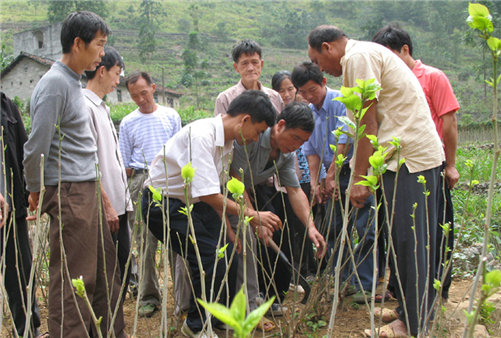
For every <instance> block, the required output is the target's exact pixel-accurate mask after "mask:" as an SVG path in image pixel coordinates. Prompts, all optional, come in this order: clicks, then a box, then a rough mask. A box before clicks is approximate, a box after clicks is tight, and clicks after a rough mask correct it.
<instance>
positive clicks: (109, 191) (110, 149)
mask: <svg viewBox="0 0 501 338" xmlns="http://www.w3.org/2000/svg"><path fill="white" fill-rule="evenodd" d="M104 52H105V54H104V56H103V57H102V59H101V63H100V64H99V66H98V67H97V68H96V70H95V71H86V72H85V74H86V76H87V79H88V82H87V88H86V89H84V90H83V94H84V97H85V103H86V104H87V108H88V110H89V113H90V117H91V121H92V123H91V131H92V134H93V135H94V138H95V139H96V144H97V158H98V163H99V170H100V172H101V185H102V186H103V188H104V191H105V192H106V195H104V196H106V198H103V203H109V204H111V205H110V206H109V209H110V210H112V212H113V213H115V214H117V215H118V232H115V233H112V237H113V241H114V242H115V245H117V249H118V250H117V254H118V264H119V266H120V277H121V279H120V280H121V282H122V283H123V285H124V288H125V292H126V291H127V286H128V285H129V277H130V268H129V269H128V270H127V272H126V271H125V266H126V263H127V260H128V258H129V253H130V233H129V225H128V223H127V212H130V211H132V203H131V202H130V197H129V191H128V189H127V176H126V174H125V168H124V165H123V162H122V155H121V154H120V150H119V147H118V137H117V133H116V130H115V126H114V125H113V121H112V120H111V117H110V109H109V108H108V107H107V106H106V104H105V103H104V101H103V98H104V96H105V95H107V94H109V93H111V92H112V91H113V90H115V88H116V86H117V85H118V84H119V83H120V74H121V73H122V69H123V67H124V64H123V61H122V57H121V56H120V54H119V53H118V52H117V51H116V49H114V48H113V47H105V49H104ZM104 196H103V197H104ZM129 264H130V263H129ZM125 292H123V296H122V297H123V298H122V299H124V297H125Z"/></svg>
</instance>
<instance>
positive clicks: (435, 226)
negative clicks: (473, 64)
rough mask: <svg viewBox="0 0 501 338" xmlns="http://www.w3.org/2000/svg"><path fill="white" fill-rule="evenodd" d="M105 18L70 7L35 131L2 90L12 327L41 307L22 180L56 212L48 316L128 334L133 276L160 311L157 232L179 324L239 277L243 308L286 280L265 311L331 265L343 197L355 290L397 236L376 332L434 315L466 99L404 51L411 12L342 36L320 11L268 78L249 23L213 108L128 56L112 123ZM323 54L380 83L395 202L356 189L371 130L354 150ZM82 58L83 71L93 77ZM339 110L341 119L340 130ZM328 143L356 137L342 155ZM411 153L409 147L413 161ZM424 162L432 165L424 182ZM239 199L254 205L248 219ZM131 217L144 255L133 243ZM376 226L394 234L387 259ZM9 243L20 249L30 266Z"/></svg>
mask: <svg viewBox="0 0 501 338" xmlns="http://www.w3.org/2000/svg"><path fill="white" fill-rule="evenodd" d="M110 33H111V32H110V29H109V28H108V26H107V25H106V23H105V22H104V21H103V20H102V19H101V18H100V17H99V16H98V15H96V14H94V13H91V12H86V11H82V12H76V13H72V14H70V15H69V16H68V17H67V18H66V19H65V21H64V22H63V26H62V30H61V44H62V51H63V55H62V57H61V59H60V60H59V61H56V62H55V63H54V65H53V66H52V67H51V69H50V70H49V71H48V72H47V73H46V74H45V75H44V76H43V77H42V78H41V80H40V81H39V83H38V84H37V86H36V88H35V91H34V92H33V95H32V98H31V103H30V109H31V125H32V131H31V134H30V135H29V138H27V140H26V134H25V132H24V128H22V122H21V120H20V118H19V116H18V115H19V113H18V112H16V111H15V106H14V105H12V104H11V103H9V102H8V99H7V98H5V101H6V103H5V104H4V95H3V94H2V126H3V137H4V143H5V145H6V146H7V148H6V149H7V150H6V152H5V154H4V153H3V152H2V160H3V161H2V163H5V170H2V171H1V175H2V176H1V180H0V181H1V185H0V188H2V190H1V192H2V195H0V197H2V198H1V199H0V205H1V207H2V210H3V215H5V216H6V217H4V218H3V220H4V221H6V222H4V223H2V225H3V224H6V225H7V226H4V229H6V228H10V227H11V226H12V225H13V224H14V225H15V226H16V237H17V240H18V243H17V244H14V243H13V242H12V241H13V238H14V237H12V236H14V235H13V234H12V231H10V232H8V233H7V235H6V236H2V240H3V243H6V246H7V250H6V251H5V252H6V257H5V262H6V273H5V275H6V278H5V280H6V282H5V286H6V290H7V294H8V298H9V305H10V308H11V312H12V314H13V319H14V323H15V327H16V331H17V333H18V334H19V335H23V336H38V335H39V332H38V327H39V326H40V316H39V313H38V307H37V303H36V299H34V297H31V298H32V299H33V300H32V302H31V303H30V304H32V314H31V316H30V318H31V319H30V323H29V325H26V323H25V322H26V319H25V313H26V311H24V310H23V309H25V307H26V304H27V303H26V299H27V298H29V297H27V290H26V288H24V286H25V285H28V282H29V275H30V270H31V252H30V248H29V240H28V235H27V226H26V220H25V218H26V216H27V213H26V194H25V190H24V184H25V185H26V190H27V191H28V192H29V196H28V199H27V201H28V203H29V209H30V210H31V211H35V210H37V209H38V208H41V210H40V211H41V213H47V214H48V215H49V216H50V228H49V247H50V264H49V275H50V281H49V305H48V307H49V311H48V312H49V315H48V326H49V335H50V336H56V337H57V336H64V337H81V336H87V335H91V336H97V335H98V334H97V331H96V330H98V329H100V330H101V333H102V334H103V335H104V336H117V337H126V336H127V334H126V333H125V322H124V317H123V311H122V304H123V300H124V299H125V295H126V292H127V290H128V288H129V287H130V289H131V290H135V291H136V292H137V297H138V301H139V315H141V316H146V317H149V316H151V315H152V314H153V313H154V312H155V311H156V310H157V308H158V306H159V305H160V304H161V299H162V295H161V291H160V289H159V283H158V277H157V274H156V267H155V266H156V265H155V255H156V252H157V248H158V241H160V242H162V243H163V245H166V247H167V248H168V250H169V258H170V262H171V264H172V266H175V268H174V269H172V272H173V273H174V276H173V277H174V278H173V280H174V281H175V283H174V284H175V285H174V290H175V301H176V309H175V312H176V314H180V313H182V312H186V313H187V315H186V319H185V321H184V323H183V326H182V328H181V332H182V333H183V334H184V335H185V336H189V337H203V336H205V335H206V332H207V331H208V332H211V330H212V327H213V326H215V327H221V326H220V324H221V323H220V322H218V321H217V320H215V319H214V318H212V319H211V321H207V320H206V313H205V311H204V310H203V309H202V308H201V307H200V305H199V304H198V303H197V301H196V300H197V299H200V298H205V299H206V300H208V301H217V302H220V303H223V304H229V302H230V301H231V299H232V297H233V296H234V295H235V293H236V290H238V289H239V288H241V287H243V288H244V290H245V294H246V299H247V300H248V307H247V310H248V311H252V310H254V309H255V308H257V306H258V305H259V304H260V303H261V302H262V301H264V300H267V299H270V298H271V297H273V296H274V297H275V301H274V303H273V304H272V306H271V308H270V313H271V314H272V315H281V314H284V313H286V312H287V311H288V309H287V307H286V306H284V304H283V302H284V299H285V296H286V294H287V291H288V290H289V288H290V286H291V283H292V284H295V283H296V282H297V279H294V278H293V277H294V276H296V277H297V275H298V274H301V275H303V276H302V278H303V277H308V276H315V274H316V273H317V272H318V271H320V270H321V271H325V272H326V273H334V272H335V271H337V270H336V269H335V267H336V262H337V261H338V259H337V256H338V252H339V250H340V247H341V243H343V242H344V240H343V239H342V238H341V236H340V234H341V230H342V228H343V219H344V217H345V216H344V215H345V212H344V209H343V208H344V205H345V202H349V205H350V209H352V211H351V212H350V213H349V214H348V213H347V214H348V215H349V216H348V217H349V219H348V221H347V224H348V233H349V234H350V236H351V235H352V233H353V227H354V229H356V231H357V236H358V243H357V245H356V248H355V247H354V248H353V256H354V257H353V258H350V257H348V256H349V255H348V254H347V253H348V251H351V250H348V249H344V250H343V251H344V253H343V257H342V259H341V262H342V266H343V267H344V268H343V269H341V270H340V273H342V275H341V276H342V281H343V283H344V284H345V285H346V290H347V291H346V292H347V293H348V292H350V293H352V294H354V297H355V300H356V301H359V302H360V303H365V302H367V301H368V299H369V298H370V296H371V293H370V291H371V289H372V285H373V282H374V281H373V276H375V275H378V274H379V275H384V273H385V266H384V264H381V262H383V263H384V261H385V260H386V256H385V249H386V250H390V251H391V253H392V254H391V255H390V260H389V261H390V270H391V272H390V274H391V277H390V280H389V285H388V292H387V294H392V295H394V296H395V297H396V298H397V300H398V303H399V306H398V308H397V309H396V310H395V311H393V310H388V309H382V308H379V309H378V314H379V315H381V316H382V318H383V321H385V322H388V324H387V325H385V326H383V327H381V328H380V333H382V334H383V335H386V336H400V335H404V336H405V335H407V334H410V335H417V334H418V333H420V332H423V331H424V330H426V325H427V322H428V320H429V319H430V318H431V317H432V313H431V311H432V308H433V305H434V302H435V289H434V288H433V281H434V279H435V278H442V276H444V280H445V283H444V288H443V291H442V294H441V295H440V296H441V297H443V298H445V299H446V298H447V297H448V293H447V292H448V287H449V286H450V264H448V262H449V260H450V250H449V249H451V248H452V245H453V238H452V233H453V232H452V231H451V232H449V233H447V234H442V233H441V230H442V227H441V225H443V224H445V223H449V224H450V225H451V226H453V217H452V216H453V214H452V204H451V200H450V189H452V188H453V187H454V184H455V183H456V182H457V180H458V178H459V175H458V173H457V170H456V169H455V151H456V145H457V127H456V118H455V112H456V111H457V109H459V105H458V104H457V100H456V99H455V97H454V94H453V92H452V89H451V86H450V84H449V81H448V80H447V77H446V76H445V75H444V74H443V73H442V72H441V71H439V70H438V69H435V68H432V67H429V66H426V65H423V64H422V63H421V62H420V61H419V60H415V59H414V58H413V57H412V42H411V40H410V37H409V35H408V34H407V33H406V32H405V31H404V30H403V29H401V28H400V27H398V26H395V25H389V26H386V27H384V28H382V29H381V30H380V31H379V32H378V33H377V34H376V35H375V36H374V42H376V43H374V42H365V41H356V40H351V39H348V37H347V36H346V35H345V34H344V33H343V32H342V31H341V30H340V29H339V28H337V27H334V26H319V27H317V28H316V29H315V30H313V31H312V32H311V33H310V34H309V36H308V45H309V47H308V56H309V58H310V59H311V62H310V61H308V62H303V63H301V64H299V65H297V66H296V67H294V69H293V70H292V72H288V71H280V72H278V73H276V74H275V75H274V76H273V79H272V88H273V89H270V88H267V87H265V86H263V85H262V83H261V82H260V81H259V79H260V75H261V70H262V67H263V64H264V61H263V56H262V49H261V47H260V46H259V44H258V43H257V42H255V41H253V40H242V41H240V42H238V43H237V44H236V45H235V46H234V48H233V50H232V58H233V66H234V69H235V70H236V71H237V72H238V73H239V74H240V77H241V79H240V81H239V82H238V83H237V84H236V85H235V86H233V87H231V88H229V89H227V90H225V91H224V92H222V93H220V94H219V95H218V97H217V99H216V102H215V109H214V117H212V118H207V119H201V120H197V121H194V122H192V123H190V124H188V125H186V126H184V127H182V126H181V119H180V117H179V114H178V113H177V112H176V111H175V110H174V109H172V108H167V107H163V106H161V105H159V104H157V103H156V102H155V101H154V95H153V94H154V92H155V89H156V85H155V83H154V81H153V79H152V78H151V76H150V75H149V74H148V73H146V72H136V73H133V74H131V75H129V76H128V77H127V79H126V86H127V89H128V90H129V93H130V96H131V98H132V99H133V101H134V102H135V103H136V104H137V106H138V108H137V109H136V110H135V111H133V112H131V113H130V114H129V115H127V116H126V117H125V118H124V119H123V120H122V122H121V124H120V132H119V136H118V135H117V132H116V130H115V127H114V125H113V123H112V121H111V118H110V113H109V108H108V107H107V106H106V104H105V102H104V99H105V96H106V95H107V94H109V93H110V92H112V91H113V90H114V89H115V87H116V86H117V85H118V84H119V82H120V76H121V74H122V71H123V70H124V62H123V60H122V58H121V57H120V54H119V53H118V51H116V50H115V49H114V48H112V47H107V46H106V47H105V44H106V42H107V38H108V36H109V34H110ZM381 45H382V46H381ZM323 72H326V73H328V74H330V75H332V76H342V77H343V84H344V86H346V87H352V86H356V80H357V79H364V80H367V79H372V78H375V79H376V81H377V82H378V83H379V84H380V85H381V90H380V91H378V92H377V93H376V98H375V99H374V100H372V101H371V102H367V103H366V106H367V107H369V108H368V110H367V112H366V114H365V115H364V117H363V119H362V124H365V125H366V127H365V134H367V135H369V134H370V135H376V136H377V138H378V142H379V144H380V145H383V146H386V147H388V149H389V155H388V156H387V164H388V170H387V171H386V173H385V174H383V175H382V177H381V185H382V186H383V187H384V189H383V190H382V191H381V192H379V196H382V195H383V194H384V195H385V197H386V200H387V201H393V200H394V203H389V204H388V208H387V210H388V212H387V213H384V212H383V213H382V212H380V209H378V208H377V206H378V205H379V203H380V201H375V200H374V198H373V194H372V192H371V191H369V190H368V188H367V187H365V186H363V185H353V186H352V188H351V190H350V194H349V195H348V194H347V191H346V189H347V187H348V184H349V181H350V177H353V180H354V182H359V181H360V180H362V179H363V176H364V175H367V174H368V171H369V160H368V159H369V156H370V155H371V154H372V152H373V146H372V145H371V143H370V142H369V139H368V138H366V137H365V136H364V137H362V138H361V140H359V143H358V149H357V153H356V160H355V161H353V159H352V157H354V156H355V154H354V144H353V142H354V141H353V140H352V139H351V138H350V137H348V136H347V133H348V132H349V128H348V126H347V125H346V124H344V123H343V122H342V119H340V117H341V116H346V115H347V116H348V117H352V112H350V111H349V110H347V109H346V107H345V106H344V105H343V104H342V103H341V102H340V101H337V100H334V98H336V97H340V96H341V93H340V92H339V91H336V90H333V89H331V88H329V87H327V86H326V78H325V77H324V75H323ZM84 73H85V75H86V78H87V85H86V88H85V89H82V86H81V83H80V78H81V76H82V75H83V74H84ZM4 107H5V108H4ZM430 111H431V113H430ZM4 120H7V121H8V124H7V123H4ZM434 122H435V124H434ZM12 124H14V125H15V126H16V127H17V129H15V130H13V128H12ZM20 126H21V127H20ZM335 130H342V131H344V132H345V133H340V134H337V136H336V135H335V134H334V133H333V131H335ZM437 131H438V132H437ZM13 135H14V136H13ZM9 137H10V138H9ZM392 137H399V138H400V139H401V149H400V150H399V151H398V152H396V151H394V150H395V149H392V146H391V145H390V141H392ZM23 144H24V154H23ZM331 145H332V146H335V149H334V147H331ZM444 150H445V152H444ZM336 154H343V155H344V156H345V160H344V162H343V163H338V162H337V158H336V156H335V155H336ZM400 158H405V162H404V163H403V164H402V165H400V164H399V159H400ZM23 159H24V160H23ZM21 161H22V163H21ZM187 164H191V166H192V167H193V168H194V170H195V171H194V176H193V177H192V178H189V179H186V177H185V175H184V173H185V171H186V170H183V168H184V167H185V166H186V165H187ZM23 167H24V178H23V174H22V170H23ZM41 169H43V170H42V171H41ZM397 173H398V175H397ZM441 173H443V175H442V174H441ZM420 176H424V178H425V180H426V182H425V185H426V190H427V191H428V194H427V195H426V196H425V195H424V194H423V184H422V183H420V182H422V180H420V181H419V182H418V177H420ZM231 177H235V178H237V179H238V180H240V181H242V182H243V184H244V186H245V190H244V193H243V197H242V198H243V199H242V200H236V201H235V197H234V196H232V195H231V194H229V193H228V192H227V189H226V188H225V184H226V182H227V181H228V180H229V179H230V178H231ZM442 188H444V189H442ZM4 192H6V193H4ZM157 192H160V193H161V195H160V196H161V197H160V198H159V197H158V196H157ZM3 197H5V199H4V198H3ZM42 197H43V198H42ZM347 199H348V201H347ZM240 203H243V206H242V205H241V204H240ZM414 203H417V206H416V207H415V208H414ZM312 205H313V208H314V210H315V212H314V213H312V211H311V210H312ZM9 206H10V210H12V213H11V212H10V211H9ZM187 206H189V207H188V208H187ZM183 208H184V210H185V211H184V212H180V210H181V211H182V210H183ZM14 211H15V212H14ZM378 211H379V212H378ZM187 212H190V214H191V216H190V217H189V218H188V215H187ZM242 213H243V214H242ZM411 214H412V217H411ZM314 215H315V216H314ZM390 216H391V217H390ZM244 217H248V218H249V219H250V220H249V221H248V226H247V227H245V226H244V225H243V224H244V222H243V221H242V220H243V219H244ZM376 218H378V224H379V227H378V229H376V227H375V223H376V222H375V220H376ZM28 219H34V216H33V215H31V216H29V217H28ZM132 234H134V235H135V237H136V239H137V241H136V247H137V251H138V252H139V253H140V254H139V255H138V256H137V257H138V258H140V261H138V262H136V259H135V256H134V255H132V254H131V238H132ZM4 237H5V238H4ZM350 238H351V237H350ZM7 240H8V241H7ZM444 242H445V243H447V246H448V249H446V248H445V247H446V245H445V244H444ZM225 245H227V246H226V249H225V250H224V255H222V256H221V250H220V249H221V248H222V247H225ZM348 245H353V243H351V241H348ZM374 245H379V249H382V250H380V254H379V257H378V260H377V261H378V264H376V265H375V264H374V260H373V257H372V255H371V252H372V250H373V247H374ZM18 246H19V249H18ZM281 253H283V254H285V256H286V257H287V258H288V260H289V261H290V262H292V264H289V263H288V262H287V261H284V260H283V259H281V258H280V255H281ZM16 254H18V255H19V258H16V257H15V255H16ZM234 254H235V256H234ZM324 256H325V257H324ZM315 257H317V258H318V259H316V258H315ZM394 258H395V259H394ZM325 261H329V262H332V264H331V265H329V266H327V265H326V264H325ZM16 262H22V263H23V264H22V267H23V269H22V271H21V273H20V274H19V276H20V277H21V280H20V281H19V282H18V281H17V276H18V273H17V272H16V266H17V265H18V264H17V263H16ZM375 269H378V271H376V272H377V274H375V273H374V272H375ZM80 276H81V278H82V279H83V282H84V284H85V288H86V292H87V296H88V299H89V301H90V304H91V307H92V311H93V312H94V314H95V315H96V317H97V318H99V317H101V318H102V320H101V324H100V326H99V327H98V326H96V324H95V323H94V322H93V321H92V316H91V312H90V309H89V308H88V307H87V306H86V305H85V302H84V300H83V299H81V298H80V297H78V296H76V295H75V292H74V289H73V285H72V279H75V278H79V277H80ZM21 286H23V287H21ZM33 290H34V288H33ZM387 294H382V295H378V296H379V297H380V298H385V297H386V296H387ZM25 327H26V328H27V329H28V330H29V331H26V332H25ZM259 327H260V328H261V329H262V330H265V331H269V330H272V329H273V328H274V327H275V324H274V323H273V321H271V320H269V319H267V318H264V319H263V320H262V321H261V322H260V324H259ZM367 334H369V335H370V334H371V332H370V330H369V332H368V333H367Z"/></svg>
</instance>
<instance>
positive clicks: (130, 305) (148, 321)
mask: <svg viewBox="0 0 501 338" xmlns="http://www.w3.org/2000/svg"><path fill="white" fill-rule="evenodd" d="M471 284H472V280H471V279H458V278H456V279H454V281H453V284H452V287H451V290H450V299H449V302H448V303H447V304H446V306H445V307H446V311H445V312H444V314H443V316H442V319H441V320H440V322H439V323H438V324H437V326H436V327H437V329H435V332H434V334H433V336H436V337H460V336H461V333H462V330H463V325H464V315H463V314H462V313H463V310H462V309H463V308H464V307H465V306H466V304H467V300H468V298H469V293H470V288H471ZM314 292H315V290H313V291H312V295H313V294H314ZM496 296H501V294H499V293H498V294H497V295H496ZM292 297H293V292H289V295H288V298H287V300H286V303H287V304H286V305H287V306H288V307H289V310H291V309H292V308H295V312H299V311H300V310H301V309H302V308H303V305H301V304H298V303H296V304H294V303H293V302H292V300H291V299H292ZM310 299H311V297H310ZM499 299H501V297H497V300H496V301H495V302H496V303H495V306H496V308H497V309H498V310H497V311H498V314H499V311H500V309H501V302H500V301H499ZM396 305H397V303H396V301H390V302H387V303H386V305H385V306H386V307H388V308H394V307H396ZM40 307H41V314H42V327H41V332H46V331H47V321H46V319H45V318H47V307H46V304H43V303H42V304H40ZM331 307H332V300H325V299H322V300H320V301H319V302H317V303H316V304H315V306H314V308H313V309H311V307H310V309H309V310H308V311H307V312H306V314H305V315H306V316H307V317H308V318H309V319H308V320H309V321H310V324H309V325H308V324H307V322H308V320H307V319H304V320H303V321H302V325H300V326H299V328H298V329H297V330H295V334H290V333H289V331H290V330H291V328H290V327H289V326H290V325H291V323H292V322H294V321H292V319H291V317H290V315H288V316H284V317H275V323H276V324H277V328H276V329H275V330H273V331H272V332H267V333H266V334H263V332H262V331H259V332H255V334H254V337H290V336H294V337H323V336H324V335H326V332H327V330H326V327H318V323H321V321H322V320H323V321H324V322H325V323H326V325H328V322H329V316H330V309H331ZM167 309H168V310H167V313H168V314H169V316H168V326H169V328H170V333H169V336H170V337H182V334H181V332H180V328H181V325H182V321H183V320H182V319H181V318H176V317H174V316H172V315H170V314H171V313H173V300H172V297H171V293H170V292H169V296H168V305H167ZM135 313H136V301H135V299H134V298H132V297H131V295H130V294H128V295H127V299H126V301H125V306H124V315H125V321H126V324H127V332H128V333H129V334H132V333H133V332H134V323H135V320H137V324H136V330H135V337H145V338H147V337H159V336H160V327H161V313H160V311H157V312H156V313H155V314H154V315H153V316H152V317H151V318H139V317H137V318H136V315H135ZM268 318H270V319H272V318H271V317H268ZM4 319H5V318H4ZM496 320H497V321H496V322H495V323H494V324H491V325H489V326H488V328H489V330H490V333H491V337H501V322H500V319H499V317H497V318H496ZM6 322H8V320H7V321H5V320H4V324H5V323H6ZM316 327H317V328H316ZM368 328H370V319H369V316H368V310H367V307H366V306H365V305H358V304H355V303H353V302H352V300H351V298H350V297H347V298H346V299H344V300H343V301H342V304H341V305H340V307H339V310H338V311H337V314H336V322H335V330H334V332H335V334H334V336H335V337H363V336H364V335H363V331H364V329H368ZM216 332H217V333H218V335H219V337H225V336H228V337H231V336H232V335H231V333H230V334H228V335H227V334H226V332H225V331H219V330H216ZM475 336H476V337H477V336H478V335H475ZM2 337H12V335H10V334H9V333H8V332H6V330H5V327H4V330H2Z"/></svg>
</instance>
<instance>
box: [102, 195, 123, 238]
mask: <svg viewBox="0 0 501 338" xmlns="http://www.w3.org/2000/svg"><path fill="white" fill-rule="evenodd" d="M101 197H102V200H103V208H104V215H105V216H106V221H107V222H108V226H109V227H110V231H111V232H114V233H115V232H118V228H119V224H118V215H117V212H116V211H115V209H114V208H113V206H112V205H111V202H110V199H109V198H108V195H106V192H105V191H104V189H103V186H102V185H101Z"/></svg>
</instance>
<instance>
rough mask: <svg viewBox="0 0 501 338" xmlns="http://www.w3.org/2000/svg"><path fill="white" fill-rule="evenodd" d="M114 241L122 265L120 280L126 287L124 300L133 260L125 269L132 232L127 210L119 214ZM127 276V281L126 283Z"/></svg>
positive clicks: (113, 236)
mask: <svg viewBox="0 0 501 338" xmlns="http://www.w3.org/2000/svg"><path fill="white" fill-rule="evenodd" d="M111 237H112V238H113V243H114V244H115V250H116V252H117V257H118V266H119V267H120V281H121V283H122V284H125V289H124V292H123V294H122V302H123V301H124V300H125V295H126V294H127V286H128V285H129V279H130V274H131V265H132V260H131V262H130V263H129V268H128V269H127V271H125V267H126V265H127V259H128V258H129V253H130V232H129V223H128V221H127V212H126V213H125V214H123V215H120V216H118V233H112V234H111ZM124 276H125V283H124Z"/></svg>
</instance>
